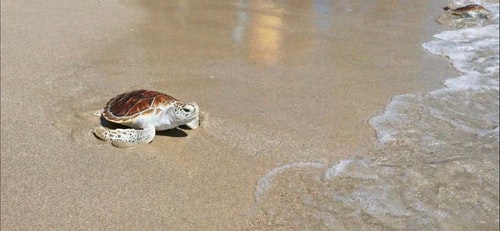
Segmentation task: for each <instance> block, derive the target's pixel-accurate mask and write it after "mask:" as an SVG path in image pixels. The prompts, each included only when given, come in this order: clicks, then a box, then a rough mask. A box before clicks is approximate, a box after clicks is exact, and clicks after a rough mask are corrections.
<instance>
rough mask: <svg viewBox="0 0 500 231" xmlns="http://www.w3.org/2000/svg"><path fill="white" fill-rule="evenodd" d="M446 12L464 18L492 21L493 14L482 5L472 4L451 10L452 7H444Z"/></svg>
mask: <svg viewBox="0 0 500 231" xmlns="http://www.w3.org/2000/svg"><path fill="white" fill-rule="evenodd" d="M443 9H444V10H446V11H449V12H451V14H453V15H456V16H459V17H462V18H482V19H490V18H491V12H490V11H489V10H487V9H486V8H484V7H483V6H481V5H477V4H471V5H467V6H462V7H458V8H454V9H453V8H451V7H450V6H445V7H443Z"/></svg>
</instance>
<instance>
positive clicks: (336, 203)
mask: <svg viewBox="0 0 500 231" xmlns="http://www.w3.org/2000/svg"><path fill="white" fill-rule="evenodd" d="M466 3H471V2H465V1H461V2H455V4H456V5H465V4H466ZM476 3H479V4H483V5H484V6H485V7H487V9H489V10H490V11H491V12H492V13H493V15H494V17H493V18H492V19H491V20H490V21H487V22H485V21H481V20H476V19H454V21H452V22H453V23H452V24H450V25H449V26H450V28H449V30H447V31H443V32H441V33H438V34H436V35H434V37H433V38H432V40H430V41H428V42H426V43H424V44H423V45H422V47H423V49H425V50H427V51H428V52H429V53H431V54H434V55H438V56H441V57H442V58H443V59H444V58H446V59H448V60H449V62H450V63H451V64H452V65H453V67H454V68H455V69H456V70H458V71H459V72H461V73H462V74H461V75H460V76H456V77H454V78H450V79H447V80H446V81H445V82H444V83H443V88H440V89H436V90H433V91H430V92H423V93H418V94H406V95H398V96H395V97H394V98H393V99H392V101H391V102H390V103H389V104H388V105H387V106H386V108H385V111H384V113H383V114H381V115H378V116H375V117H373V118H372V119H371V120H370V121H369V123H370V125H371V126H372V127H373V129H374V130H375V131H376V132H377V143H376V144H375V145H374V146H373V148H372V149H370V150H368V151H365V152H362V153H359V154H357V155H355V156H353V157H352V158H350V159H346V160H342V161H339V162H335V163H332V164H330V165H325V164H320V163H311V162H304V163H292V164H287V165H283V166H280V167H277V168H275V169H273V170H271V171H269V172H268V173H267V174H266V175H264V176H263V177H261V178H260V180H259V183H258V186H257V188H256V190H255V201H256V203H255V207H254V208H253V209H252V210H251V211H250V216H251V218H252V221H253V222H254V224H255V225H256V226H260V227H267V228H273V227H274V228H275V227H282V228H284V229H299V230H498V228H499V219H498V217H499V206H498V203H499V201H498V195H499V189H498V185H499V179H498V175H499V155H498V152H499V119H498V117H499V103H498V102H499V81H498V76H499V25H498V11H499V10H498V9H499V4H498V3H491V2H480V1H478V2H476Z"/></svg>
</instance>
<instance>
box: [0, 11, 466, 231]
mask: <svg viewBox="0 0 500 231" xmlns="http://www.w3.org/2000/svg"><path fill="white" fill-rule="evenodd" d="M443 3H444V2H443ZM75 4H76V5H75ZM269 4H271V3H269V2H259V1H257V3H255V4H254V5H244V4H242V3H241V2H240V3H235V4H227V3H226V2H217V1H216V2H215V3H214V4H212V5H204V3H198V2H196V1H192V2H190V1H185V2H182V3H163V2H162V1H142V2H139V3H135V2H127V1H124V2H122V1H95V2H92V3H80V2H78V1H68V2H64V3H55V2H49V3H47V4H39V3H35V2H32V3H23V2H16V1H2V85H1V87H2V92H1V94H2V108H1V110H2V111H1V115H2V117H1V119H2V147H1V150H2V157H1V158H2V169H1V173H2V174H1V178H2V186H1V190H2V198H1V200H2V206H1V214H2V221H1V228H2V230H3V229H5V230H15V229H27V230H30V229H39V228H54V229H77V228H82V227H86V228H89V229H93V228H95V229H97V228H107V229H137V228H141V229H159V228H162V229H163V228H167V229H169V228H170V229H173V228H174V227H175V229H177V230H197V229H206V230H220V229H229V230H235V229H241V228H242V227H243V228H248V229H252V227H251V226H248V224H247V223H248V220H247V219H248V218H249V215H248V214H249V211H250V210H251V208H252V206H253V205H254V200H255V198H254V190H255V189H256V185H257V181H258V179H259V178H260V177H262V176H263V175H265V174H266V172H268V171H269V170H270V169H273V168H275V167H277V166H280V165H283V164H288V163H298V162H315V163H320V164H329V163H331V162H332V161H335V160H341V159H348V158H349V157H350V156H353V155H355V154H356V153H357V152H358V151H359V150H363V149H364V148H369V147H371V145H373V144H374V143H375V141H376V137H375V134H374V132H373V131H372V129H371V128H370V126H369V125H368V120H369V119H370V118H371V117H373V116H375V115H377V114H380V113H382V112H383V110H384V106H385V105H387V104H388V103H389V102H390V99H391V98H392V97H393V96H395V95H400V94H404V93H415V92H420V91H422V92H423V91H427V90H429V89H435V88H437V87H436V86H438V85H440V81H441V80H440V79H433V78H434V77H443V76H452V75H454V73H456V72H455V71H454V70H453V69H451V67H450V66H449V65H448V64H447V62H446V60H443V59H441V58H439V57H434V56H432V55H430V54H427V53H426V52H425V51H424V50H423V49H422V48H421V44H422V43H423V42H425V41H427V40H430V39H431V36H432V34H434V33H435V32H437V31H440V30H442V28H441V27H440V26H439V25H437V24H436V23H435V22H434V19H435V17H437V16H438V14H439V12H440V11H441V9H440V8H436V7H437V6H440V5H439V3H435V2H433V1H424V2H418V3H417V2H409V3H395V2H392V1H380V2H377V4H375V3H374V5H368V6H367V5H366V4H364V3H362V2H356V3H349V2H348V1H340V3H338V4H336V5H334V4H332V5H327V6H323V8H321V7H319V8H314V7H312V5H313V4H307V3H303V2H290V3H289V4H284V5H272V4H271V5H269ZM304 9H308V10H304ZM329 22H330V24H329ZM332 22H335V23H332ZM74 28H79V30H78V32H75V29H74ZM228 44H231V45H228ZM421 77H426V78H425V79H422V78H421ZM139 88H147V89H153V90H158V91H164V92H165V93H168V94H172V95H173V96H175V97H178V98H180V99H183V100H187V101H191V100H193V101H196V102H197V103H198V104H199V105H200V107H201V110H202V111H204V112H205V113H207V114H208V115H209V117H207V121H206V124H204V126H202V127H201V128H200V129H198V130H185V131H182V132H183V133H185V135H184V136H181V137H176V136H172V135H170V134H169V133H162V134H159V135H158V136H157V137H156V138H155V140H154V141H153V142H152V143H151V144H148V145H144V146H141V147H137V148H133V149H127V150H120V149H116V148H113V147H111V145H109V144H106V143H104V142H101V141H99V140H97V139H96V138H95V137H93V136H92V134H91V133H90V129H91V128H92V127H94V126H98V125H99V119H98V118H96V117H93V116H92V112H94V111H95V110H97V109H99V108H101V107H102V106H104V104H105V103H106V101H107V100H108V99H109V98H111V97H113V96H115V95H117V94H119V93H122V92H123V91H128V90H134V89H139ZM252 225H255V224H252ZM253 228H256V227H253Z"/></svg>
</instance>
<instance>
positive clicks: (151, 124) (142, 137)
mask: <svg viewBox="0 0 500 231" xmlns="http://www.w3.org/2000/svg"><path fill="white" fill-rule="evenodd" d="M199 111H200V110H199V107H198V105H197V104H196V103H194V102H191V103H183V102H181V101H179V100H177V99H175V98H174V97H172V96H169V95H167V94H163V93H160V92H156V91H149V90H138V91H131V92H127V93H123V94H120V95H117V96H115V97H114V98H112V99H111V100H109V101H108V102H107V103H106V106H105V107H104V109H103V111H102V113H101V115H102V117H103V118H104V119H106V120H107V121H110V122H113V123H117V124H122V125H125V126H128V127H131V128H129V129H120V128H118V129H109V128H104V127H98V128H95V129H94V130H93V133H94V134H95V135H96V136H97V137H98V138H100V139H102V140H106V141H111V143H112V144H113V146H116V147H119V148H128V147H132V146H134V145H137V144H144V143H149V142H151V141H152V140H153V138H154V136H155V134H156V131H163V130H167V129H172V128H175V127H178V126H180V125H187V126H188V127H190V128H191V129H195V128H197V127H198V125H199Z"/></svg>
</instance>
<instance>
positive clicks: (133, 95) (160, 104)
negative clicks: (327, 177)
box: [102, 90, 177, 123]
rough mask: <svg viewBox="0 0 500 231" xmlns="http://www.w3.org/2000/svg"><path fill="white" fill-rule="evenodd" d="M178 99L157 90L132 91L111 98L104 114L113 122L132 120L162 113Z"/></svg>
mask: <svg viewBox="0 0 500 231" xmlns="http://www.w3.org/2000/svg"><path fill="white" fill-rule="evenodd" d="M176 101H177V99H175V98H174V97H172V96H169V95H167V94H164V93H160V92H156V91H150V90H138V91H131V92H127V93H123V94H120V95H117V96H115V97H114V98H112V99H111V100H109V101H108V103H106V106H105V107H104V111H103V113H102V115H103V117H104V118H106V119H107V120H109V121H111V122H117V123H122V122H127V121H130V122H131V120H133V119H135V118H137V117H138V116H141V115H142V116H145V115H150V114H157V113H160V111H161V110H163V109H165V108H166V107H169V106H173V104H174V103H175V102H176Z"/></svg>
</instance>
